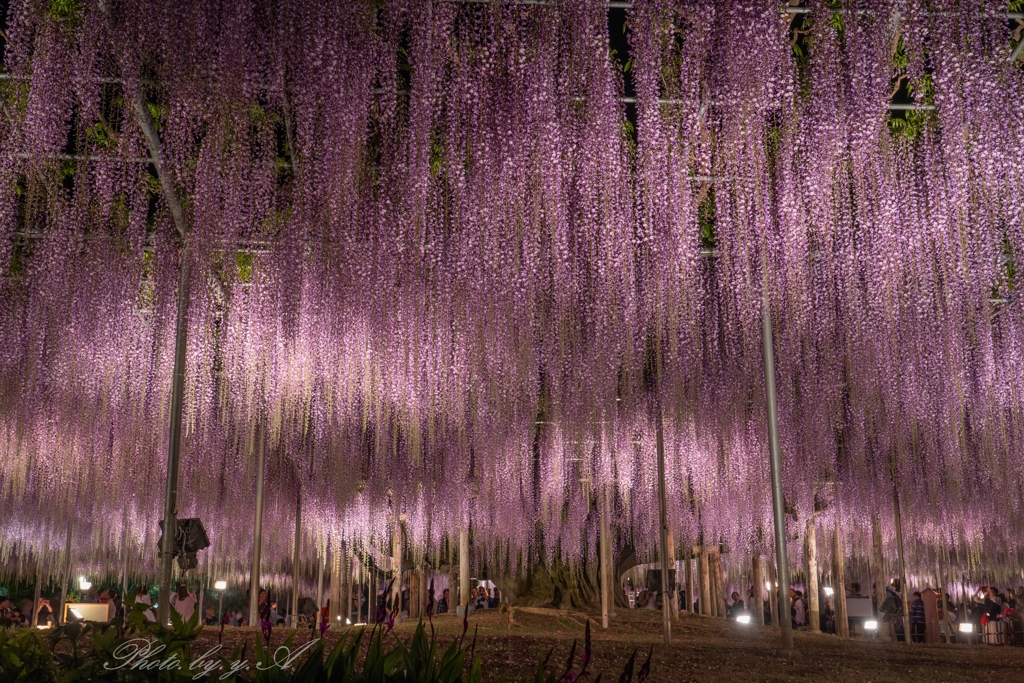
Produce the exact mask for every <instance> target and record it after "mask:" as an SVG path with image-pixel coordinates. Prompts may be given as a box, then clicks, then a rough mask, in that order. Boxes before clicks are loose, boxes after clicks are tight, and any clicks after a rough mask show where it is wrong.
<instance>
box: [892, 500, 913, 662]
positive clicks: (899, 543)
mask: <svg viewBox="0 0 1024 683" xmlns="http://www.w3.org/2000/svg"><path fill="white" fill-rule="evenodd" d="M892 506H893V516H894V517H895V521H896V552H897V554H898V555H899V563H900V595H901V597H902V601H903V642H904V643H906V644H907V645H909V644H910V586H908V585H907V565H906V562H905V557H904V555H903V520H902V519H901V517H900V493H899V491H898V490H897V489H896V483H895V482H893V486H892Z"/></svg>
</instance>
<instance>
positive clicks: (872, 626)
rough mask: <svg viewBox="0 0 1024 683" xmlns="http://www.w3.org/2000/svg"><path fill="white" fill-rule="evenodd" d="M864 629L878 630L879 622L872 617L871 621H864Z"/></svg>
mask: <svg viewBox="0 0 1024 683" xmlns="http://www.w3.org/2000/svg"><path fill="white" fill-rule="evenodd" d="M864 630H865V631H877V630H878V622H877V621H875V620H874V619H872V620H871V621H865V622H864Z"/></svg>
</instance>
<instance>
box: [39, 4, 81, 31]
mask: <svg viewBox="0 0 1024 683" xmlns="http://www.w3.org/2000/svg"><path fill="white" fill-rule="evenodd" d="M46 13H47V15H48V16H49V17H50V19H52V20H54V21H56V22H59V23H61V24H65V25H70V26H73V25H75V24H77V23H78V21H79V19H81V18H82V8H81V6H80V5H79V3H78V0H50V2H49V5H48V6H47V8H46Z"/></svg>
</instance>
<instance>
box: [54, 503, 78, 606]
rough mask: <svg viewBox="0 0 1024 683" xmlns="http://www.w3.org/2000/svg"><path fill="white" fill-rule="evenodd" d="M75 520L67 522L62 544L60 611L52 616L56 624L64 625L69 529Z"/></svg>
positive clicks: (68, 572) (68, 568)
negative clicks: (65, 535)
mask: <svg viewBox="0 0 1024 683" xmlns="http://www.w3.org/2000/svg"><path fill="white" fill-rule="evenodd" d="M74 523H75V518H74V517H72V518H71V519H69V520H68V538H67V541H65V542H64V569H63V570H62V571H61V581H60V610H59V611H58V613H57V614H55V615H54V618H55V619H56V621H57V623H58V624H61V625H63V624H64V610H65V609H67V608H66V607H65V606H64V605H65V604H66V603H67V601H68V581H70V580H71V527H72V526H74Z"/></svg>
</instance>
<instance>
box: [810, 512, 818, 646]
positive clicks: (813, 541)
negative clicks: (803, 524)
mask: <svg viewBox="0 0 1024 683" xmlns="http://www.w3.org/2000/svg"><path fill="white" fill-rule="evenodd" d="M807 604H808V605H809V606H810V607H809V609H808V614H807V621H808V625H809V626H810V629H811V633H821V605H819V604H818V530H817V527H816V526H815V525H814V518H813V517H812V518H811V519H809V520H807Z"/></svg>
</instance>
